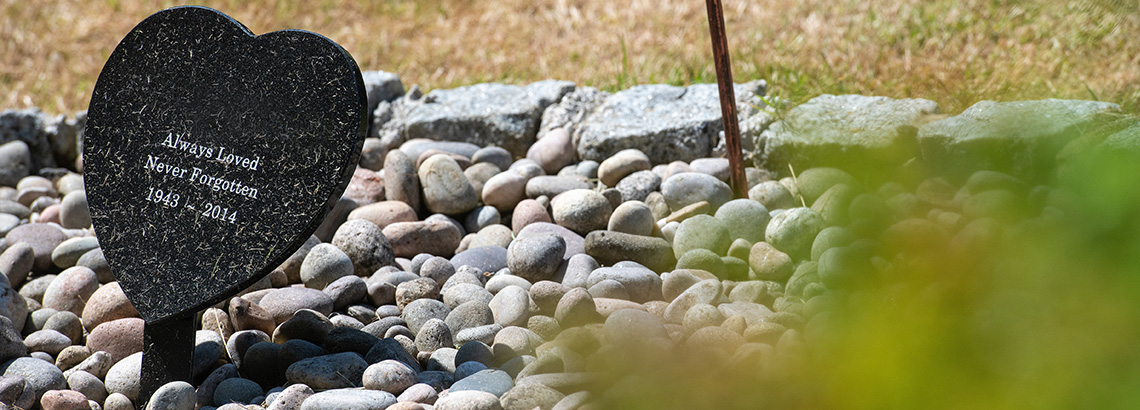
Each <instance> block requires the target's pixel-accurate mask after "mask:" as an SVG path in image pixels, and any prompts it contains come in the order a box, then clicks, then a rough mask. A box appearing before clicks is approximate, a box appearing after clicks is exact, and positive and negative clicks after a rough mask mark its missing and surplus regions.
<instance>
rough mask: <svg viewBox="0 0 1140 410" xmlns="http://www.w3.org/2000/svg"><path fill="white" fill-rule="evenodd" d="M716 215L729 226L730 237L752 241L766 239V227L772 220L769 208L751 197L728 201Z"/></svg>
mask: <svg viewBox="0 0 1140 410" xmlns="http://www.w3.org/2000/svg"><path fill="white" fill-rule="evenodd" d="M714 216H715V217H716V219H717V220H718V221H721V222H722V223H724V226H725V227H726V228H728V234H729V237H731V238H732V239H734V240H735V239H744V240H746V241H748V242H751V243H756V242H760V241H763V240H764V232H765V229H766V228H767V227H768V221H769V220H771V217H770V216H769V214H768V209H767V208H765V207H764V205H761V204H760V203H758V202H756V201H753V200H750V199H735V200H732V201H728V202H726V203H725V204H724V205H722V206H721V207H720V208H718V209H717V210H716V214H715V215H714Z"/></svg>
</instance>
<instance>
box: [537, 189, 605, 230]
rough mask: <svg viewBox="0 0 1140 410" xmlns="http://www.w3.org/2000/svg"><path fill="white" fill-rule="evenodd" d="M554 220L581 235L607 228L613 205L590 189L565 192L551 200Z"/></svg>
mask: <svg viewBox="0 0 1140 410" xmlns="http://www.w3.org/2000/svg"><path fill="white" fill-rule="evenodd" d="M550 205H551V210H552V214H553V217H554V222H555V223H557V224H558V225H561V226H564V227H566V228H568V229H570V230H572V231H574V232H575V233H577V234H579V235H585V234H587V233H589V232H591V231H595V230H599V229H605V227H606V224H607V223H608V222H609V219H610V214H611V213H613V207H612V206H611V205H610V202H609V200H607V199H606V197H604V196H602V194H600V193H597V192H594V191H591V190H588V189H574V190H570V191H566V192H563V193H562V194H561V195H558V196H557V197H554V199H552V200H551V202H550Z"/></svg>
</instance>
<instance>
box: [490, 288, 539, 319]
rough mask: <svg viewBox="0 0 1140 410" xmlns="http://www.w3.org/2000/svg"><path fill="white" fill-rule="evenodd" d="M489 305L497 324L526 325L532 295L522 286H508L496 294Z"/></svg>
mask: <svg viewBox="0 0 1140 410" xmlns="http://www.w3.org/2000/svg"><path fill="white" fill-rule="evenodd" d="M488 307H489V308H490V309H491V313H492V315H493V317H494V320H495V323H496V324H498V325H500V326H503V327H508V326H526V321H527V318H528V314H529V309H530V296H529V295H528V294H527V290H525V289H523V288H521V287H518V286H514V285H511V286H507V287H505V288H503V289H502V290H500V291H499V292H498V293H496V294H495V297H494V298H492V299H491V302H490V303H489V304H488Z"/></svg>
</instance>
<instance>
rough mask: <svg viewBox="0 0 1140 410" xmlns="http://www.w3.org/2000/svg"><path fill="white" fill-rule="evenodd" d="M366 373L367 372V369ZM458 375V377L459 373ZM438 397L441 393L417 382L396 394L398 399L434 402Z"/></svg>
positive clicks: (402, 400) (425, 402) (400, 400)
mask: <svg viewBox="0 0 1140 410" xmlns="http://www.w3.org/2000/svg"><path fill="white" fill-rule="evenodd" d="M365 373H367V371H366V372H365ZM456 377H458V374H457V375H456ZM412 378H413V381H414V379H415V375H414V374H413V375H412ZM365 380H367V376H366V377H365ZM437 398H439V395H438V394H437V393H436V391H435V389H434V388H432V387H431V386H429V385H427V384H424V383H416V384H413V385H411V386H408V388H406V389H404V392H403V393H400V395H399V396H396V401H399V402H414V403H423V404H432V403H435V401H436V399H437Z"/></svg>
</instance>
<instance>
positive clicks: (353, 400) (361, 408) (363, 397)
mask: <svg viewBox="0 0 1140 410" xmlns="http://www.w3.org/2000/svg"><path fill="white" fill-rule="evenodd" d="M440 156H442V155H437V156H436V157H440ZM393 404H396V396H393V395H392V393H388V392H384V391H377V390H359V389H346V388H340V389H334V390H326V391H322V392H319V393H316V394H313V395H312V396H309V397H308V398H307V399H305V402H304V403H303V404H302V405H301V410H329V409H335V410H372V409H383V408H388V407H389V406H391V405H393Z"/></svg>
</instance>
